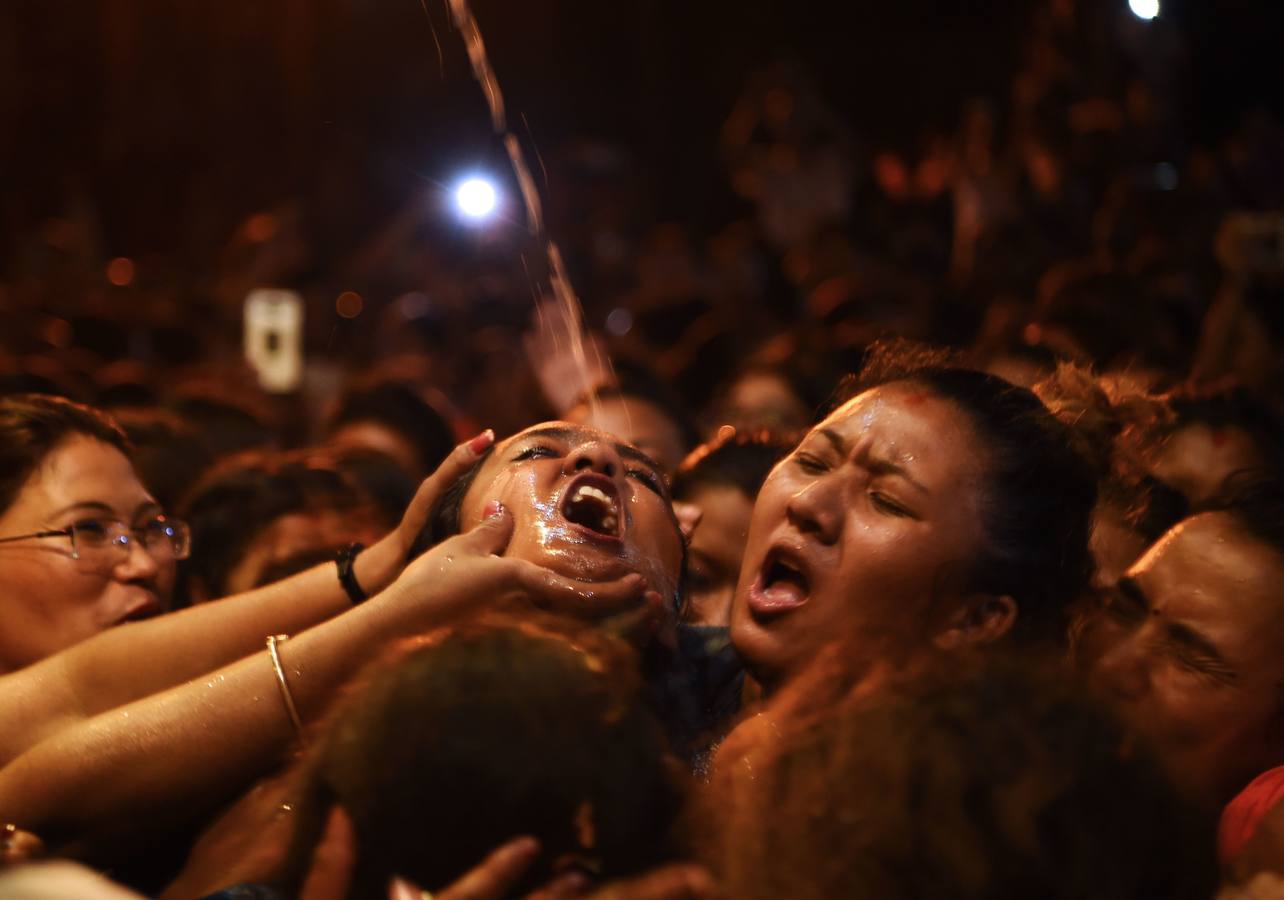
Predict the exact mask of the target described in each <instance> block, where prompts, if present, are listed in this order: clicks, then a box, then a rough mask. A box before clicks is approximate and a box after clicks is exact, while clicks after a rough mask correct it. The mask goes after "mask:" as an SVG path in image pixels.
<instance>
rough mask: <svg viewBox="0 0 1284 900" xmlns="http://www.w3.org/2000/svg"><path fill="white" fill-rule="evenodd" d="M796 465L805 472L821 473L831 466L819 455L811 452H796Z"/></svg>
mask: <svg viewBox="0 0 1284 900" xmlns="http://www.w3.org/2000/svg"><path fill="white" fill-rule="evenodd" d="M794 465H796V466H797V467H798V468H800V469H802V470H803V471H804V472H813V473H820V472H824V471H825V470H826V469H827V468H829V467H828V466H827V465H826V464H825V461H824V460H823V459H821V458H820V457H819V456H813V455H812V454H810V453H795V454H794Z"/></svg>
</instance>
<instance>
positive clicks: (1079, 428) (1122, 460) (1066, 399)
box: [1033, 362, 1189, 542]
mask: <svg viewBox="0 0 1284 900" xmlns="http://www.w3.org/2000/svg"><path fill="white" fill-rule="evenodd" d="M1033 390H1034V393H1035V394H1036V395H1037V396H1038V397H1039V399H1040V400H1042V401H1043V402H1044V403H1045V404H1046V405H1047V407H1048V409H1049V410H1050V411H1051V412H1052V413H1053V415H1055V416H1056V417H1057V418H1059V419H1060V420H1061V421H1063V422H1073V423H1074V427H1073V428H1072V429H1071V434H1072V437H1073V438H1074V440H1075V442H1076V446H1077V448H1078V449H1079V450H1080V452H1081V453H1082V454H1083V456H1084V457H1085V458H1086V459H1087V460H1088V461H1089V462H1090V463H1091V464H1092V466H1093V468H1094V469H1095V470H1096V472H1097V493H1098V500H1099V501H1100V503H1102V504H1106V505H1109V506H1112V507H1114V508H1115V509H1117V510H1118V511H1119V513H1120V514H1121V515H1122V518H1123V521H1124V522H1125V523H1126V524H1127V525H1128V526H1129V527H1131V528H1132V529H1134V530H1135V531H1136V532H1137V533H1138V534H1139V535H1140V536H1141V537H1143V538H1145V539H1146V541H1148V542H1154V541H1156V540H1158V539H1159V537H1160V536H1161V535H1162V534H1163V533H1164V532H1165V531H1167V530H1168V529H1169V528H1171V527H1172V526H1174V525H1176V524H1177V523H1178V522H1179V521H1180V520H1181V519H1183V518H1184V517H1185V516H1186V514H1187V511H1188V509H1189V504H1188V503H1187V501H1186V498H1185V496H1184V495H1183V494H1182V493H1181V492H1180V491H1178V490H1176V489H1174V488H1171V487H1169V486H1168V485H1166V484H1164V483H1163V482H1162V481H1160V480H1158V479H1157V478H1155V477H1154V476H1153V475H1151V474H1150V471H1149V464H1148V459H1149V457H1150V455H1151V454H1152V453H1153V452H1154V450H1155V449H1156V448H1157V447H1158V446H1159V445H1160V444H1161V443H1162V441H1163V439H1164V435H1165V433H1166V431H1167V429H1168V428H1170V427H1171V425H1172V423H1173V421H1174V419H1175V416H1174V412H1173V410H1172V407H1171V406H1170V405H1169V403H1168V401H1167V399H1166V398H1165V397H1162V396H1156V395H1151V394H1143V393H1141V392H1139V391H1136V390H1134V389H1129V388H1127V387H1124V386H1122V385H1119V384H1115V383H1108V382H1105V381H1102V380H1101V379H1100V378H1097V377H1096V376H1094V375H1093V373H1092V371H1091V370H1090V369H1087V368H1085V367H1081V366H1076V365H1074V364H1072V363H1065V362H1063V363H1061V364H1059V365H1058V366H1057V368H1056V370H1055V371H1054V372H1053V373H1052V374H1051V375H1050V376H1048V377H1047V378H1045V379H1044V380H1043V381H1041V382H1039V383H1038V384H1036V385H1035V386H1034V388H1033Z"/></svg>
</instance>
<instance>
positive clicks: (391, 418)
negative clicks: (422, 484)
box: [329, 381, 455, 476]
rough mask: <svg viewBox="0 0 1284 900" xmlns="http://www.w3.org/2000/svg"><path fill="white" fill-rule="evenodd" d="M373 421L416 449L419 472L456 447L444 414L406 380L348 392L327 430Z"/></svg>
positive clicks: (443, 457)
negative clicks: (405, 382) (405, 381)
mask: <svg viewBox="0 0 1284 900" xmlns="http://www.w3.org/2000/svg"><path fill="white" fill-rule="evenodd" d="M359 422H374V423H376V424H378V425H382V426H383V427H385V428H387V429H389V430H390V431H393V432H396V433H397V434H398V435H400V436H401V437H402V438H404V439H405V440H406V441H407V442H408V443H409V444H410V445H411V446H412V447H414V449H415V455H416V456H417V457H418V459H419V465H420V467H421V469H422V471H421V472H412V473H410V474H411V475H415V476H419V475H423V474H427V473H428V472H431V471H432V470H433V469H435V468H437V466H438V465H439V464H440V463H441V461H442V460H443V459H445V458H446V456H447V455H449V453H450V451H451V450H453V449H454V448H455V436H454V434H453V433H452V432H451V430H450V425H449V423H447V421H446V419H445V417H443V416H442V414H441V413H439V412H438V411H437V410H436V409H434V408H433V406H432V404H430V403H429V402H428V401H427V400H425V399H424V398H423V397H422V396H420V394H419V393H418V392H417V391H416V390H415V389H414V388H412V387H411V386H410V385H408V384H404V383H402V382H398V381H385V382H381V383H377V384H374V385H371V386H369V387H364V388H360V389H357V390H354V391H351V392H349V393H348V394H347V395H346V396H345V397H344V398H343V400H342V401H341V402H340V404H339V408H338V410H336V412H335V414H334V416H333V417H332V418H331V420H330V426H329V430H330V431H331V432H334V431H337V430H338V429H339V428H341V427H342V426H344V425H351V424H355V423H359Z"/></svg>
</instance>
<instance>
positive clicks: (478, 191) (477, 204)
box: [455, 177, 499, 222]
mask: <svg viewBox="0 0 1284 900" xmlns="http://www.w3.org/2000/svg"><path fill="white" fill-rule="evenodd" d="M498 206H499V194H498V192H496V190H495V185H493V184H491V183H490V182H489V181H487V180H486V179H485V178H477V177H473V178H465V179H464V180H463V181H461V182H460V183H459V186H458V187H456V188H455V208H456V209H458V210H459V214H460V215H461V216H463V217H464V218H465V219H471V220H472V221H474V222H482V221H485V220H486V219H489V218H490V217H491V216H492V215H493V214H494V212H495V209H496V208H497V207H498Z"/></svg>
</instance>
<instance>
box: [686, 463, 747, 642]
mask: <svg viewBox="0 0 1284 900" xmlns="http://www.w3.org/2000/svg"><path fill="white" fill-rule="evenodd" d="M684 502H686V503H689V504H691V505H692V506H694V507H696V508H697V509H699V511H700V524H699V526H698V527H697V528H696V530H695V533H694V534H693V535H692V536H691V544H690V549H689V553H690V558H689V561H688V572H687V576H688V577H687V607H686V611H685V612H684V614H683V618H684V619H685V620H686V621H688V622H690V623H691V624H693V625H726V624H727V623H728V622H729V621H730V619H731V601H732V598H733V597H734V596H735V593H736V583H737V581H739V579H740V563H741V561H742V560H743V559H744V554H745V541H746V539H747V538H748V536H749V521H750V519H751V518H752V516H753V500H752V499H751V498H750V497H748V496H746V495H745V493H744V491H742V490H740V488H738V487H734V486H732V485H727V484H705V485H700V486H698V487H696V488H694V489H692V490H690V491H689V492H688V494H687V496H686V497H685V499H684Z"/></svg>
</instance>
